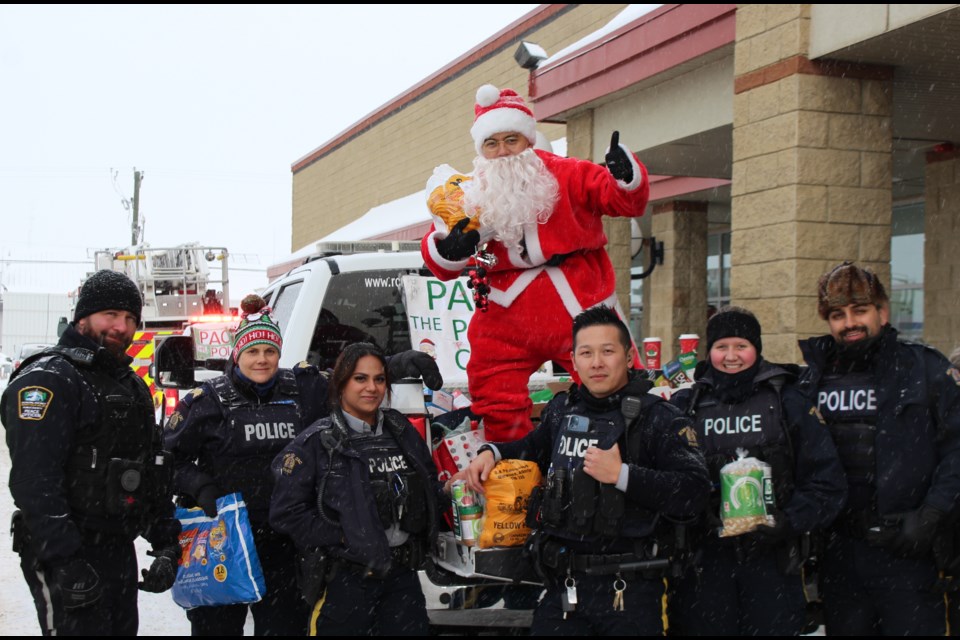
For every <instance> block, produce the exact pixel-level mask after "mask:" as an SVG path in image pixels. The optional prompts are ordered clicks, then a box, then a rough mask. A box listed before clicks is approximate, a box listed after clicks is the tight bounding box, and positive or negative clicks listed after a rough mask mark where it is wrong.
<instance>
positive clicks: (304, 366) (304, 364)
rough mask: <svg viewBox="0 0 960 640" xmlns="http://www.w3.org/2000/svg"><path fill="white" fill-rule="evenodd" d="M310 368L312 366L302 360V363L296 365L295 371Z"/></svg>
mask: <svg viewBox="0 0 960 640" xmlns="http://www.w3.org/2000/svg"><path fill="white" fill-rule="evenodd" d="M310 366H311V365H310V363H309V362H307V361H306V360H301V361H300V362H298V363H297V364H296V365H294V367H293V368H294V369H309V368H310Z"/></svg>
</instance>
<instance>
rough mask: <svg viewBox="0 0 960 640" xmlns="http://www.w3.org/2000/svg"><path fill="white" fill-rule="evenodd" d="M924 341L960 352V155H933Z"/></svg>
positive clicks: (927, 196)
mask: <svg viewBox="0 0 960 640" xmlns="http://www.w3.org/2000/svg"><path fill="white" fill-rule="evenodd" d="M924 188H925V193H924V197H925V201H926V202H925V205H924V235H925V238H924V244H923V339H924V341H925V342H927V343H928V344H930V345H931V346H933V347H935V348H937V349H939V350H940V351H941V352H943V354H944V355H946V356H949V355H950V353H951V352H952V351H953V350H954V349H956V348H957V347H960V296H958V292H960V240H958V238H960V151H958V150H956V149H951V150H945V151H940V152H931V153H929V154H927V168H926V175H925V176H924Z"/></svg>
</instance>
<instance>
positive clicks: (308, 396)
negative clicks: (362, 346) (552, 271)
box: [164, 294, 440, 635]
mask: <svg viewBox="0 0 960 640" xmlns="http://www.w3.org/2000/svg"><path fill="white" fill-rule="evenodd" d="M241 310H242V314H243V318H242V320H241V322H240V324H239V326H238V327H237V329H236V331H235V333H234V337H233V342H234V345H233V354H232V355H233V358H232V361H231V363H230V364H229V365H228V369H227V371H226V373H225V375H222V376H219V377H217V378H214V379H212V380H208V381H207V382H205V383H204V384H203V385H202V386H201V387H199V388H197V389H195V390H193V391H191V392H190V393H189V394H188V395H187V396H186V397H185V398H184V400H183V401H181V403H180V405H179V406H178V408H177V411H175V412H174V413H173V414H172V415H171V417H170V419H169V421H168V422H167V428H166V431H165V436H164V438H165V440H164V441H165V443H166V446H167V448H168V449H169V450H170V451H171V452H172V453H173V455H174V457H175V460H176V476H175V484H176V490H177V493H178V494H180V496H181V498H182V499H183V500H184V501H185V503H186V504H188V505H191V506H192V505H193V504H196V505H197V506H200V507H201V508H203V510H204V512H205V513H206V515H208V516H209V517H214V516H215V515H216V514H217V498H218V497H220V496H223V495H225V494H228V493H233V492H239V493H240V494H241V495H242V496H243V499H244V502H245V503H246V505H247V510H248V513H249V516H250V523H251V525H252V527H253V537H254V543H255V545H256V548H257V554H258V556H259V559H260V564H261V566H262V568H263V572H264V581H265V583H266V585H267V594H266V595H265V596H264V598H263V600H261V601H260V602H257V603H255V604H252V605H249V607H248V605H244V604H238V605H227V606H209V607H196V608H194V609H190V610H189V611H187V618H188V619H189V620H190V623H191V631H192V634H193V635H243V626H244V623H245V621H246V617H247V611H248V608H249V610H250V611H251V612H252V613H253V618H254V634H255V635H305V634H306V631H307V619H308V614H309V611H308V609H307V607H306V605H305V603H304V602H303V601H302V599H301V598H300V594H299V589H298V586H297V579H296V567H297V562H298V561H297V554H296V547H295V546H294V544H293V542H292V541H291V540H290V539H289V538H288V537H287V536H286V535H283V534H281V533H279V532H277V531H275V530H273V528H271V527H270V525H269V522H268V516H269V509H270V495H271V493H272V490H273V474H272V473H271V471H270V463H271V461H272V460H273V458H274V457H275V456H276V455H277V454H278V453H279V452H280V451H281V450H283V448H284V447H285V446H287V445H288V444H289V443H290V442H291V441H293V439H294V438H295V437H297V436H298V435H299V434H300V433H301V432H302V431H303V430H304V429H305V428H306V427H307V425H309V424H310V423H312V422H313V421H315V420H317V419H318V418H320V417H323V416H326V415H327V414H328V413H329V408H328V404H327V395H328V389H327V378H326V375H325V374H322V373H321V372H320V371H319V370H318V369H317V368H316V367H314V366H312V365H309V364H307V363H301V364H298V365H297V366H296V367H294V368H293V369H285V368H284V369H281V368H280V366H279V364H280V352H281V348H282V344H283V340H282V338H281V334H280V328H279V327H278V326H277V325H276V323H274V321H273V320H272V319H271V317H270V309H269V308H268V307H266V302H265V301H264V300H263V298H261V297H260V296H258V295H255V294H254V295H250V296H247V297H246V298H244V299H243V301H242V302H241ZM391 365H392V366H393V367H394V368H399V369H401V370H403V371H404V374H406V373H408V372H409V373H412V374H413V375H419V374H420V373H421V372H422V374H423V376H424V378H425V379H427V380H428V384H432V385H434V386H436V387H439V386H440V382H439V381H438V380H435V379H433V378H434V377H436V378H439V371H438V370H437V368H436V363H435V362H434V361H433V359H432V358H430V357H429V356H427V355H426V354H422V353H417V352H404V353H401V354H398V355H397V356H395V357H394V358H393V359H392V360H391ZM421 367H422V369H421ZM311 604H312V603H311Z"/></svg>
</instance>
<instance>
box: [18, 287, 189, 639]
mask: <svg viewBox="0 0 960 640" xmlns="http://www.w3.org/2000/svg"><path fill="white" fill-rule="evenodd" d="M141 308H142V298H141V295H140V290H139V289H138V288H137V286H136V284H134V283H133V282H132V281H131V280H130V279H129V278H127V277H126V276H125V275H123V274H120V273H116V272H113V271H98V272H97V273H95V274H94V275H92V276H90V277H89V278H88V279H87V280H86V281H85V282H84V284H83V286H82V287H81V288H80V294H79V296H78V298H77V304H76V309H75V313H74V319H73V322H72V323H71V324H70V325H69V326H68V327H67V329H66V330H65V331H64V333H63V335H62V336H61V338H60V341H59V343H58V344H57V346H55V347H53V348H51V349H48V350H46V351H43V352H41V353H39V354H36V355H34V356H31V357H30V358H28V359H27V360H25V361H24V362H23V363H22V364H21V366H20V368H19V369H18V370H17V371H16V372H14V374H13V376H12V378H11V381H10V384H9V386H8V387H7V389H6V391H5V392H4V393H3V398H2V400H0V415H2V417H3V424H4V426H5V427H6V436H7V446H8V447H9V449H10V457H11V461H12V468H11V470H10V492H11V493H12V494H13V499H14V502H15V503H16V505H17V507H18V509H19V511H17V512H16V513H14V521H13V534H14V549H15V550H16V551H18V552H19V554H20V566H21V568H22V569H23V575H24V577H25V578H26V581H27V584H28V586H29V587H30V592H31V594H32V595H33V599H34V602H35V604H36V607H37V617H38V620H39V622H40V628H41V630H42V632H43V634H44V635H136V633H137V628H138V615H137V558H136V552H135V549H134V544H133V541H134V539H135V538H136V537H137V536H139V535H143V536H144V537H145V538H147V539H148V540H149V541H150V542H151V544H152V550H151V552H150V553H151V555H153V556H155V559H154V560H153V562H152V564H151V566H150V568H149V569H144V570H142V574H143V578H144V579H143V581H142V582H140V585H139V586H140V589H143V590H145V591H153V592H160V591H165V590H167V589H169V588H170V587H171V586H172V585H173V581H174V579H175V578H176V567H177V559H178V558H179V555H180V547H179V544H178V542H177V536H178V534H179V533H180V523H179V522H178V521H177V520H176V519H175V518H173V501H172V496H171V494H170V484H169V482H170V478H169V476H170V473H171V472H172V468H171V464H170V460H169V459H168V458H167V457H166V456H165V455H164V454H162V452H161V450H160V432H159V429H158V428H157V425H156V422H155V420H154V411H153V402H152V400H151V398H150V392H149V391H148V389H147V386H146V384H144V382H143V380H141V379H140V378H138V377H137V376H136V375H135V374H134V372H133V371H132V370H131V369H130V362H131V359H130V358H129V357H128V356H127V355H126V353H125V351H126V349H127V348H128V347H129V346H130V344H131V343H132V341H133V334H134V332H135V331H136V329H137V325H138V324H139V322H140V312H141Z"/></svg>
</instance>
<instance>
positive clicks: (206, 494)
mask: <svg viewBox="0 0 960 640" xmlns="http://www.w3.org/2000/svg"><path fill="white" fill-rule="evenodd" d="M221 495H223V493H222V492H221V491H220V487H218V486H217V485H215V484H208V485H206V486H204V487H203V488H202V489H200V493H198V494H197V497H196V498H195V499H196V501H197V506H198V507H200V508H201V509H203V514H204V515H205V516H207V517H208V518H216V517H217V498H219V497H220V496H221Z"/></svg>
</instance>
